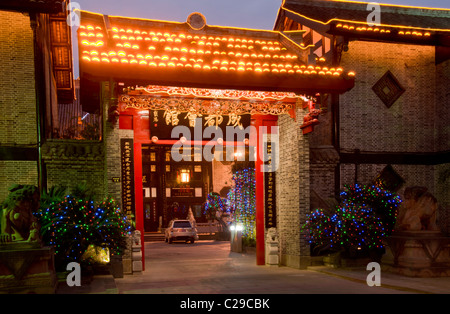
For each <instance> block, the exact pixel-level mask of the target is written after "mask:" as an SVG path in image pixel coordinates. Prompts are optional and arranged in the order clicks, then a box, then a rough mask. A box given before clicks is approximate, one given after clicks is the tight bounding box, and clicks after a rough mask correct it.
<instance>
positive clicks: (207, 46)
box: [79, 25, 355, 76]
mask: <svg viewBox="0 0 450 314" xmlns="http://www.w3.org/2000/svg"><path fill="white" fill-rule="evenodd" d="M111 34H112V36H111V37H112V41H113V46H114V47H115V48H112V47H109V46H110V45H107V44H106V41H105V38H106V37H107V36H106V35H107V33H106V32H105V31H104V30H103V29H102V27H100V26H93V25H81V26H80V30H79V36H80V42H81V46H82V50H81V54H82V56H81V60H82V61H84V62H103V63H114V64H128V65H139V66H148V67H151V68H168V69H170V68H185V69H201V70H205V71H210V70H213V71H214V70H217V71H222V72H226V71H238V72H251V73H263V72H264V73H273V74H318V75H324V76H326V75H328V76H341V75H342V74H343V69H342V68H333V67H327V66H323V67H321V66H318V65H314V66H313V65H305V64H302V63H301V62H300V61H299V57H298V56H297V55H296V54H295V53H292V52H289V51H288V49H287V48H286V47H285V46H283V45H282V44H281V43H280V42H279V41H278V40H266V39H255V38H241V37H236V36H205V35H202V36H200V35H192V34H185V33H173V32H158V31H145V30H133V29H130V28H128V29H125V28H119V27H112V29H111ZM347 75H348V76H354V75H355V73H354V72H348V73H347Z"/></svg>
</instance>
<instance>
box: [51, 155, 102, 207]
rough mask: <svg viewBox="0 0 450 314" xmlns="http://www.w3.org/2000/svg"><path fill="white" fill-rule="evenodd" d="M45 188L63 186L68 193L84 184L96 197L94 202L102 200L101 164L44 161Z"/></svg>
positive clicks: (83, 161)
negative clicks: (45, 170) (78, 185)
mask: <svg viewBox="0 0 450 314" xmlns="http://www.w3.org/2000/svg"><path fill="white" fill-rule="evenodd" d="M46 169H47V186H48V187H52V186H55V185H63V186H66V187H68V190H69V191H68V192H69V193H70V191H71V190H73V188H74V187H75V186H76V185H77V184H81V183H86V185H87V187H89V188H90V189H91V190H92V191H93V193H94V194H95V196H96V200H97V201H100V200H102V199H103V197H104V195H105V192H104V186H103V162H101V161H100V162H99V161H90V160H80V159H79V158H78V159H76V160H70V161H69V160H67V161H63V162H57V161H55V160H48V161H46Z"/></svg>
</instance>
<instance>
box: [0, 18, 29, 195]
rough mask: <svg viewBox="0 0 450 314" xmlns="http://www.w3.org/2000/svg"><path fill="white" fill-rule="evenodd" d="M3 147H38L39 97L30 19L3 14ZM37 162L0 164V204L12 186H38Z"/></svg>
mask: <svg viewBox="0 0 450 314" xmlns="http://www.w3.org/2000/svg"><path fill="white" fill-rule="evenodd" d="M0 60H1V62H0V90H1V92H0V145H2V146H25V147H36V142H37V128H36V96H35V85H34V84H35V83H34V50H33V32H32V30H31V27H30V18H29V17H28V16H25V15H23V14H21V13H14V12H5V11H0ZM37 172H38V171H37V162H35V161H0V202H1V201H3V200H4V199H5V198H6V196H7V195H8V188H9V187H10V186H11V185H12V184H16V183H17V184H33V185H36V186H37V185H38V173H37Z"/></svg>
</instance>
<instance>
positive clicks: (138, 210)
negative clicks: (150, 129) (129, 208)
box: [134, 142, 145, 270]
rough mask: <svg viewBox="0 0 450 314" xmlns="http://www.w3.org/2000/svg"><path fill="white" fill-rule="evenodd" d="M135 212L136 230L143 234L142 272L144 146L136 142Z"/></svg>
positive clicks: (142, 238)
mask: <svg viewBox="0 0 450 314" xmlns="http://www.w3.org/2000/svg"><path fill="white" fill-rule="evenodd" d="M134 188H135V192H134V201H135V205H134V210H135V219H136V230H139V231H140V232H141V244H142V248H141V250H142V270H145V257H144V256H145V254H144V247H145V246H144V199H143V197H144V196H143V195H142V188H143V186H142V144H141V143H136V142H134Z"/></svg>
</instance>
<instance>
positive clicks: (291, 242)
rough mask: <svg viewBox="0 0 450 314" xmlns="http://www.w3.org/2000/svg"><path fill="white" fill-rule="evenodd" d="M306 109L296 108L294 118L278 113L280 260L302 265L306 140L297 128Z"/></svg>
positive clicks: (306, 193) (306, 202) (306, 208)
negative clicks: (301, 230)
mask: <svg viewBox="0 0 450 314" xmlns="http://www.w3.org/2000/svg"><path fill="white" fill-rule="evenodd" d="M305 113H306V111H304V110H298V111H297V120H296V121H295V120H293V119H292V118H291V117H290V116H288V115H280V116H279V117H278V126H279V135H280V138H279V143H280V148H279V149H280V151H279V160H280V164H279V167H278V170H277V172H276V176H277V180H276V193H277V194H276V199H277V226H278V228H277V229H278V235H279V239H280V255H281V263H282V264H283V265H286V266H290V267H296V268H304V267H306V266H308V265H309V253H310V249H309V244H308V243H307V242H306V240H305V236H304V234H301V232H300V227H301V225H302V224H303V223H304V222H305V220H306V213H307V212H309V201H310V200H309V194H310V191H309V184H310V179H309V141H308V136H304V135H303V134H302V132H301V130H300V121H303V116H304V115H305Z"/></svg>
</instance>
